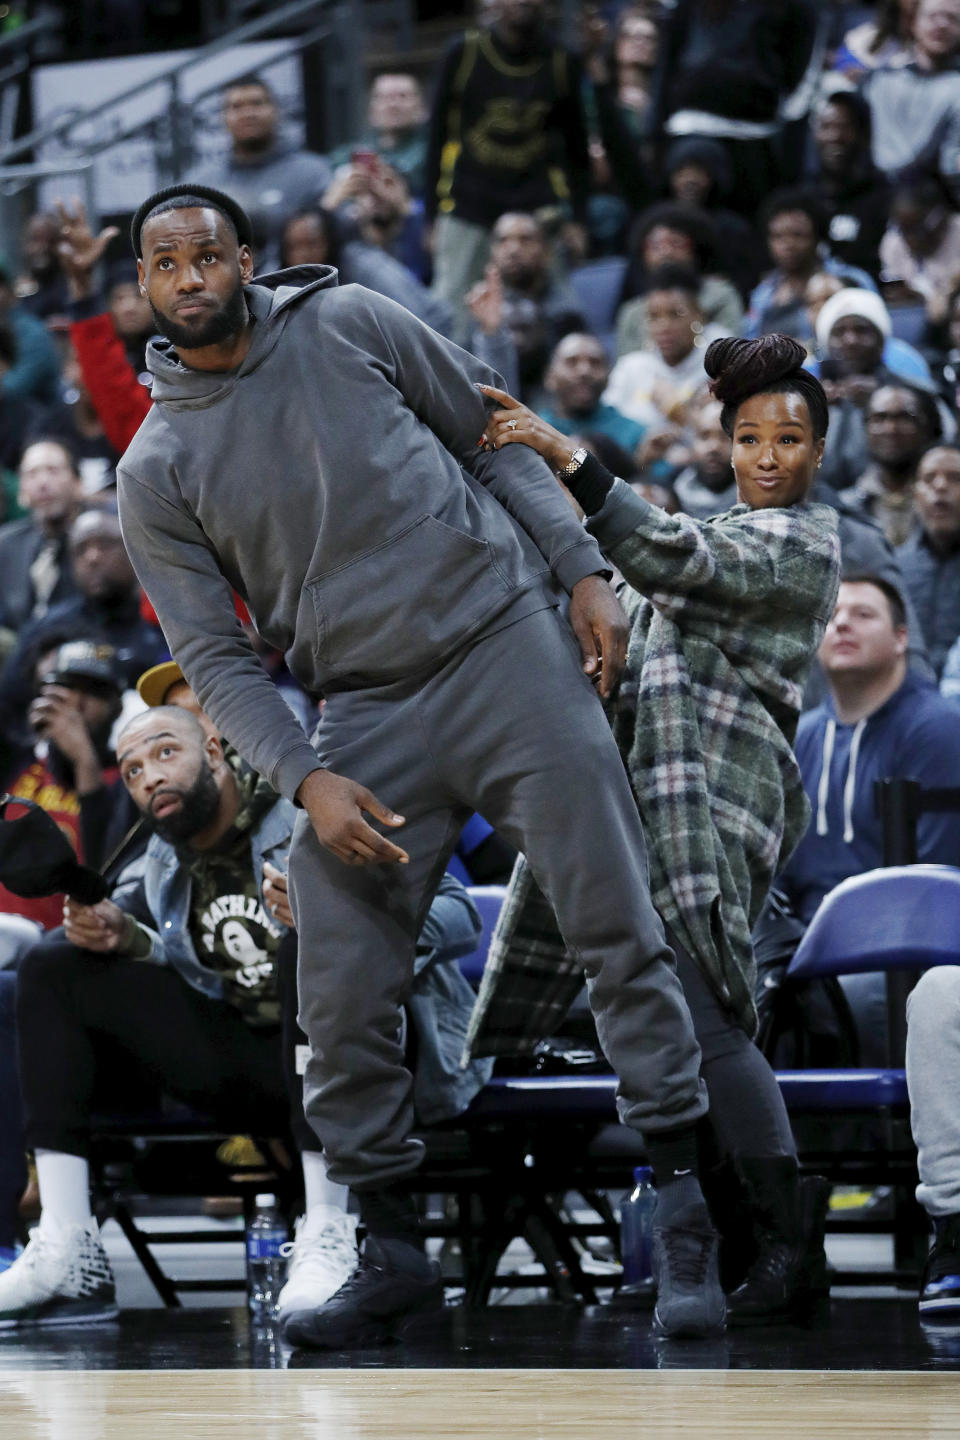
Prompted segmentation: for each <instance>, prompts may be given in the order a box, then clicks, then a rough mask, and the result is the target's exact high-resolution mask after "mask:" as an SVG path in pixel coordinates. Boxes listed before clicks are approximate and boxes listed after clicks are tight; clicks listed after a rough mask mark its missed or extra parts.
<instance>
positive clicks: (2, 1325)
mask: <svg viewBox="0 0 960 1440" xmlns="http://www.w3.org/2000/svg"><path fill="white" fill-rule="evenodd" d="M119 1314H120V1307H119V1306H118V1305H113V1306H111V1307H110V1308H109V1309H106V1310H96V1311H91V1310H87V1309H84V1308H82V1307H81V1308H78V1309H77V1310H70V1311H66V1310H57V1311H55V1312H54V1311H51V1312H50V1314H48V1315H42V1314H40V1315H18V1316H15V1317H11V1318H10V1319H0V1330H5V1331H11V1330H54V1329H65V1328H67V1327H68V1326H71V1325H102V1324H104V1323H105V1322H106V1321H108V1320H116V1319H117V1317H118V1315H119Z"/></svg>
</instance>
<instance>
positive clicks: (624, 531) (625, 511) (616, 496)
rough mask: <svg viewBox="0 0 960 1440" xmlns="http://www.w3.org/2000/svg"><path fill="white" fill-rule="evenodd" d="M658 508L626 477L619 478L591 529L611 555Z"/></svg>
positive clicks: (594, 516) (598, 512) (603, 548)
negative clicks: (625, 478) (629, 482)
mask: <svg viewBox="0 0 960 1440" xmlns="http://www.w3.org/2000/svg"><path fill="white" fill-rule="evenodd" d="M656 513H657V512H656V509H655V507H654V506H653V505H651V504H650V503H649V502H648V501H647V500H644V498H643V496H642V495H638V494H637V492H636V490H633V489H632V488H631V487H630V486H629V485H628V484H627V482H626V481H625V480H615V481H614V483H613V489H612V490H611V491H610V494H609V495H608V496H607V498H606V501H605V502H604V505H603V508H602V509H601V510H598V511H597V513H596V514H595V515H591V516H590V519H589V520H588V521H587V529H588V530H589V532H590V534H591V535H593V536H595V538H596V540H597V541H598V542H599V545H600V548H601V549H602V550H603V551H604V553H605V554H607V555H609V554H610V552H611V550H612V549H613V548H614V546H616V545H619V544H620V541H621V540H626V538H627V536H628V535H632V534H633V532H634V531H635V530H636V529H638V527H639V526H641V525H643V524H645V523H648V522H649V521H650V519H651V518H652V517H654V516H655V515H656Z"/></svg>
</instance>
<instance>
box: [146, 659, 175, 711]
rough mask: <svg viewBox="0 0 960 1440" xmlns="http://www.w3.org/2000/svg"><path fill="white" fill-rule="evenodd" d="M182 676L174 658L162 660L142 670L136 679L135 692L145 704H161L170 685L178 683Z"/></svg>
mask: <svg viewBox="0 0 960 1440" xmlns="http://www.w3.org/2000/svg"><path fill="white" fill-rule="evenodd" d="M183 678H184V675H183V671H182V670H181V669H180V666H179V665H178V664H177V662H176V660H163V661H162V662H161V663H160V664H159V665H151V667H150V669H149V670H144V672H143V674H142V675H141V676H140V679H139V680H138V681H137V694H138V695H139V696H140V699H141V700H142V701H143V703H144V704H145V705H149V706H151V707H153V706H154V705H163V704H164V702H165V701H166V698H167V692H168V691H169V690H170V688H171V686H173V685H178V684H179V683H180V682H181V681H182V680H183Z"/></svg>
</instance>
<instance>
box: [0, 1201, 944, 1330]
mask: <svg viewBox="0 0 960 1440" xmlns="http://www.w3.org/2000/svg"><path fill="white" fill-rule="evenodd" d="M933 1227H934V1239H933V1247H932V1249H931V1251H930V1254H929V1255H928V1256H927V1263H926V1265H925V1267H924V1271H923V1279H922V1280H921V1282H920V1314H921V1316H922V1318H923V1319H925V1320H940V1319H943V1320H950V1321H952V1322H953V1323H954V1324H955V1323H956V1322H957V1321H958V1320H960V1215H945V1216H942V1217H939V1218H938V1217H935V1218H934V1221H933ZM0 1278H2V1277H0Z"/></svg>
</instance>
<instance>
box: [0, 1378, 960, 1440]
mask: <svg viewBox="0 0 960 1440" xmlns="http://www.w3.org/2000/svg"><path fill="white" fill-rule="evenodd" d="M958 1433H960V1379H958V1377H957V1376H955V1375H922V1374H902V1375H868V1374H837V1373H817V1372H810V1373H806V1374H782V1373H777V1372H770V1373H763V1372H756V1371H752V1372H751V1371H737V1372H734V1373H726V1374H716V1373H711V1372H709V1371H686V1372H684V1373H682V1374H679V1373H678V1374H672V1375H671V1374H667V1373H662V1372H661V1373H654V1374H651V1373H644V1372H611V1371H609V1370H599V1371H597V1370H587V1371H549V1370H548V1371H544V1370H498V1371H490V1370H483V1371H476V1370H475V1371H460V1370H441V1371H435V1370H404V1371H395V1370H389V1371H382V1370H381V1371H356V1370H341V1371H326V1372H324V1371H312V1372H295V1373H280V1372H277V1371H239V1372H238V1371H217V1370H214V1371H155V1372H150V1371H125V1372H104V1371H99V1372H92V1373H86V1374H77V1373H62V1372H61V1373H56V1372H53V1373H51V1372H40V1371H34V1372H30V1373H27V1374H24V1375H22V1376H20V1377H17V1378H13V1377H10V1378H5V1379H4V1380H3V1382H2V1383H0V1434H2V1435H3V1436H4V1437H5V1440H6V1437H7V1436H11V1437H13V1436H17V1437H19V1440H121V1437H122V1440H128V1437H136V1440H170V1437H173V1436H177V1437H182V1440H193V1437H196V1440H228V1437H229V1440H237V1437H244V1436H249V1437H251V1440H252V1437H257V1440H448V1437H449V1440H454V1437H463V1440H472V1437H478V1436H484V1437H487V1436H495V1437H498V1440H624V1437H628V1436H631V1437H632V1436H637V1437H651V1440H659V1437H668V1436H669V1437H673V1436H678V1437H680V1436H697V1437H699V1440H733V1437H750V1440H753V1437H773V1436H776V1437H783V1440H790V1437H803V1440H811V1437H816V1436H821V1435H822V1436H830V1437H831V1440H834V1437H836V1440H872V1437H874V1436H879V1435H883V1436H888V1435H889V1436H911V1437H913V1436H930V1437H935V1436H936V1437H940V1436H954V1435H957V1434H958Z"/></svg>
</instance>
